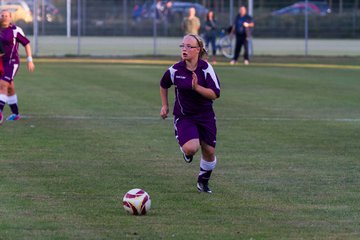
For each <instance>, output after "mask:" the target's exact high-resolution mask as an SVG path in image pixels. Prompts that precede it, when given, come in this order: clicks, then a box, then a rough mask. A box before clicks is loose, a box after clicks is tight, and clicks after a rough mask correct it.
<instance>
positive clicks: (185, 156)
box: [180, 147, 193, 163]
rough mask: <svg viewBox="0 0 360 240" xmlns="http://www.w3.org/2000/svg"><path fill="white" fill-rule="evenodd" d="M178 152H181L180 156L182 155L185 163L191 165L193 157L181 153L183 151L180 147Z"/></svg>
mask: <svg viewBox="0 0 360 240" xmlns="http://www.w3.org/2000/svg"><path fill="white" fill-rule="evenodd" d="M180 151H181V152H182V154H183V158H184V160H185V162H187V163H191V162H192V160H193V156H192V155H186V154H185V153H184V152H183V150H182V148H181V147H180Z"/></svg>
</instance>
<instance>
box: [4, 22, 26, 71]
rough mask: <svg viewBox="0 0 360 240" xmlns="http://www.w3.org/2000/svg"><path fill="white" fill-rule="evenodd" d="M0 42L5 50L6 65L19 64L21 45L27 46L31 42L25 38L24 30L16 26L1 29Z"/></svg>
mask: <svg viewBox="0 0 360 240" xmlns="http://www.w3.org/2000/svg"><path fill="white" fill-rule="evenodd" d="M0 41H1V42H2V44H3V48H4V56H3V63H4V65H13V64H19V63H20V58H19V53H18V49H19V43H20V44H21V45H23V46H26V45H27V44H29V42H30V41H29V39H27V38H26V37H25V34H24V32H23V30H22V29H21V28H20V27H18V26H15V25H10V26H9V27H7V28H1V30H0Z"/></svg>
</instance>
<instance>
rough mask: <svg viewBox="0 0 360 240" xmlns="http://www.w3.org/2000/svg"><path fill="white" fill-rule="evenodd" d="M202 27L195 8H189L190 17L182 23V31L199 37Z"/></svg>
mask: <svg viewBox="0 0 360 240" xmlns="http://www.w3.org/2000/svg"><path fill="white" fill-rule="evenodd" d="M200 26H201V24H200V19H199V18H198V17H196V10H195V8H193V7H191V8H189V15H188V16H187V17H185V18H184V20H183V22H182V29H183V31H184V34H185V35H188V34H193V35H199V29H200Z"/></svg>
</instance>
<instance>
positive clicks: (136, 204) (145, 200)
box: [123, 188, 151, 215]
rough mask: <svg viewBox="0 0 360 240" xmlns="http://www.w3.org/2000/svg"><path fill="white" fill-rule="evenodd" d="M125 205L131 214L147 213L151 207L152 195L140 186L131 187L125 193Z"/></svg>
mask: <svg viewBox="0 0 360 240" xmlns="http://www.w3.org/2000/svg"><path fill="white" fill-rule="evenodd" d="M123 206H124V209H125V211H126V212H128V213H130V214H133V215H145V214H146V213H147V212H148V211H149V210H150V207H151V199H150V195H149V194H148V193H147V192H145V191H144V190H142V189H139V188H135V189H131V190H130V191H128V192H127V193H126V194H125V195H124V198H123Z"/></svg>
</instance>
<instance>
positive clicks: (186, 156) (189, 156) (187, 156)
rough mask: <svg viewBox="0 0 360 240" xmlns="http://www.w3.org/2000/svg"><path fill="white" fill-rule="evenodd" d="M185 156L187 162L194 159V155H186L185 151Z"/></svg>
mask: <svg viewBox="0 0 360 240" xmlns="http://www.w3.org/2000/svg"><path fill="white" fill-rule="evenodd" d="M183 158H184V160H185V162H187V163H191V162H192V160H193V156H192V155H186V154H185V153H183Z"/></svg>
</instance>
